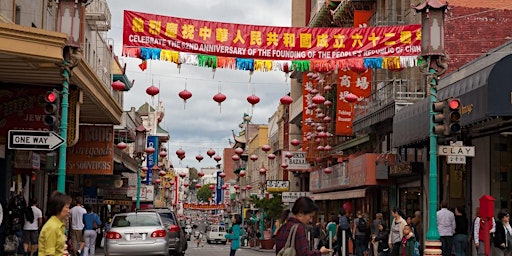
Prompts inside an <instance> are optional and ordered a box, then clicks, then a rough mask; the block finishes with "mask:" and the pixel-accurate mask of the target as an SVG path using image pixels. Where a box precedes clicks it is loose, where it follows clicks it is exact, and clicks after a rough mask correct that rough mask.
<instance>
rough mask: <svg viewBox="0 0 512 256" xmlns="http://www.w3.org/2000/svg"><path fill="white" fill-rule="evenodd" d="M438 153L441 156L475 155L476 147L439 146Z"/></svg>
mask: <svg viewBox="0 0 512 256" xmlns="http://www.w3.org/2000/svg"><path fill="white" fill-rule="evenodd" d="M438 152H439V153H438V154H439V155H440V156H471V157H474V156H475V147H473V146H471V147H464V146H462V147H460V146H439V148H438Z"/></svg>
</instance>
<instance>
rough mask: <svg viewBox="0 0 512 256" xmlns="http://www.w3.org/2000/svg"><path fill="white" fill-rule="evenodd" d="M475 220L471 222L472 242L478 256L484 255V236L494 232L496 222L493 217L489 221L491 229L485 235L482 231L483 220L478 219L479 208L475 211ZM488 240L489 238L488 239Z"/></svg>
mask: <svg viewBox="0 0 512 256" xmlns="http://www.w3.org/2000/svg"><path fill="white" fill-rule="evenodd" d="M475 216H476V217H475V219H474V220H473V225H471V226H472V227H473V232H472V234H473V242H474V243H475V247H476V251H477V255H478V256H483V255H485V243H484V240H485V236H489V237H490V236H491V234H492V233H494V231H495V230H496V222H495V221H494V217H493V218H492V220H491V223H492V228H491V230H489V232H488V233H487V234H486V233H485V231H484V227H485V220H484V219H483V218H481V217H480V207H477V208H476V209H475ZM489 239H490V238H489Z"/></svg>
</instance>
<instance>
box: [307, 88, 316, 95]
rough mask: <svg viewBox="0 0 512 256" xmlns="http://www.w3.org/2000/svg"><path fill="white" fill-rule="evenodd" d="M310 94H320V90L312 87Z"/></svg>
mask: <svg viewBox="0 0 512 256" xmlns="http://www.w3.org/2000/svg"><path fill="white" fill-rule="evenodd" d="M309 94H313V95H317V94H318V90H317V89H311V91H310V92H309Z"/></svg>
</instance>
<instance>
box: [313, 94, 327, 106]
mask: <svg viewBox="0 0 512 256" xmlns="http://www.w3.org/2000/svg"><path fill="white" fill-rule="evenodd" d="M311 101H313V103H315V104H322V103H324V102H325V98H324V96H322V95H320V94H317V95H315V97H313V98H312V99H311Z"/></svg>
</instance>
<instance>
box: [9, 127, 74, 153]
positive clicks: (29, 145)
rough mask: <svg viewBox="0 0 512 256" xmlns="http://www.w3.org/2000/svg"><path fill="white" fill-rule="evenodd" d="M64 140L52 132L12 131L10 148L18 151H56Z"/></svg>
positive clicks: (10, 133)
mask: <svg viewBox="0 0 512 256" xmlns="http://www.w3.org/2000/svg"><path fill="white" fill-rule="evenodd" d="M62 143H64V139H63V138H62V137H61V136H59V135H58V134H57V133H55V132H52V131H32V130H10V131H9V137H8V148H9V149H17V150H54V149H56V148H58V147H59V146H60V145H62Z"/></svg>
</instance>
